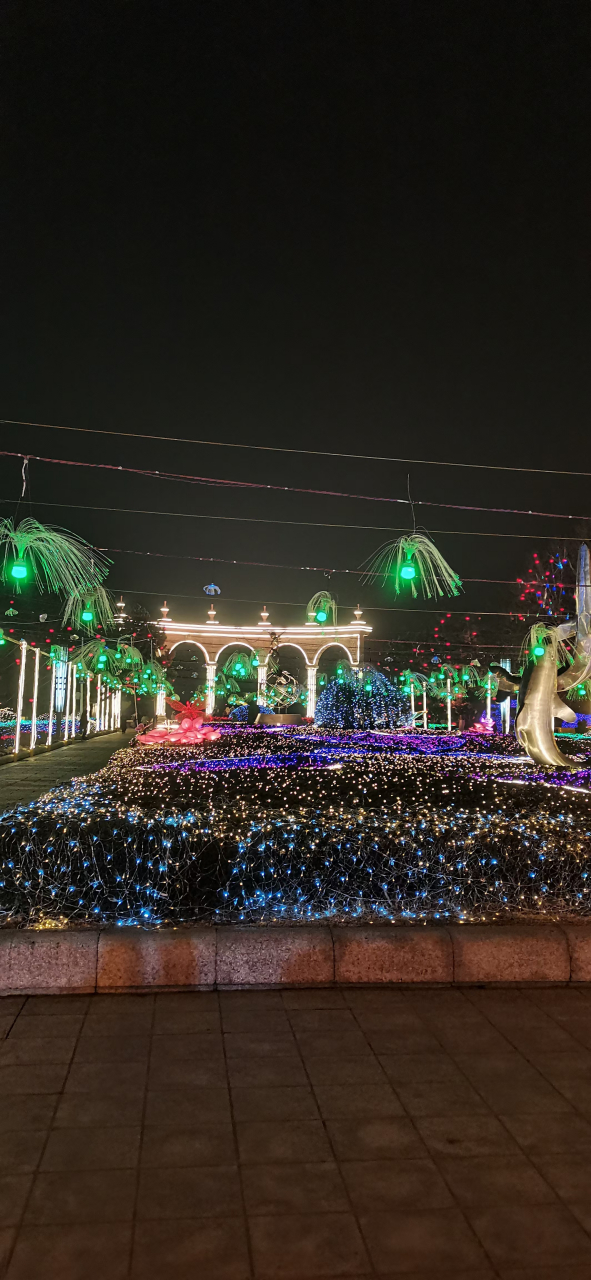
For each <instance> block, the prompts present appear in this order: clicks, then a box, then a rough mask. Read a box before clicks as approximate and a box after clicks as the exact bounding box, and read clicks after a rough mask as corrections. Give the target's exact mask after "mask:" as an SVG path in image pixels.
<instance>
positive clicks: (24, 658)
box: [14, 640, 27, 756]
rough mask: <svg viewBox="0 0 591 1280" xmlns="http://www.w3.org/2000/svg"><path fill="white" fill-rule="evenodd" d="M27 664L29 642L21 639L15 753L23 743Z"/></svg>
mask: <svg viewBox="0 0 591 1280" xmlns="http://www.w3.org/2000/svg"><path fill="white" fill-rule="evenodd" d="M26 665H27V642H26V640H21V669H20V671H19V674H18V699H17V704H16V732H15V735H14V754H15V756H16V755H17V754H18V752H19V749H20V745H21V720H22V718H23V697H24V693H25V667H26Z"/></svg>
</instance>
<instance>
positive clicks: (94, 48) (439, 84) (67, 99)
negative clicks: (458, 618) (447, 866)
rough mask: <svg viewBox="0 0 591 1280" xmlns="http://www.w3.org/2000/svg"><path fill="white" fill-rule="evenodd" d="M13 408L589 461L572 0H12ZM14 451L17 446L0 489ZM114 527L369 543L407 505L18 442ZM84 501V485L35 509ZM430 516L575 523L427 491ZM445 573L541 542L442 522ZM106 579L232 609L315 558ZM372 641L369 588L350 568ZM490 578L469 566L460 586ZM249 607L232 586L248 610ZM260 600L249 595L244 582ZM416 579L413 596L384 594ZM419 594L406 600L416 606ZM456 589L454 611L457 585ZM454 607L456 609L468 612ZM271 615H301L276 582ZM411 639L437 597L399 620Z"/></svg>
mask: <svg viewBox="0 0 591 1280" xmlns="http://www.w3.org/2000/svg"><path fill="white" fill-rule="evenodd" d="M1 26H2V35H1V43H2V46H3V51H2V66H1V89H0V93H1V97H2V117H3V119H2V130H1V131H2V143H1V148H2V151H1V157H2V158H1V171H2V179H1V186H2V190H3V197H2V200H3V210H2V236H1V255H2V274H1V279H2V285H1V293H0V298H1V307H0V310H1V313H2V334H1V335H0V336H1V351H2V357H1V360H2V377H1V380H0V417H2V418H15V419H27V420H32V421H40V422H48V423H61V424H65V425H68V426H77V427H86V428H100V429H102V430H108V431H121V432H145V433H149V434H154V435H159V436H164V437H170V436H182V437H189V438H192V439H206V440H221V441H231V442H242V443H250V444H265V445H275V446H281V447H284V448H285V447H292V448H302V449H306V448H308V449H325V450H336V451H343V452H352V453H362V454H372V455H375V454H386V455H389V456H391V455H395V456H402V457H411V458H435V459H442V460H445V459H447V460H450V459H451V460H455V461H464V462H466V461H468V462H479V463H491V462H493V463H497V464H499V463H500V464H503V463H513V464H514V465H516V466H522V467H536V466H537V467H548V468H564V469H570V470H577V469H581V470H583V471H588V472H591V450H590V448H589V411H590V408H591V404H590V400H591V382H590V376H589V340H590V336H591V335H590V325H589V212H590V199H589V196H590V183H589V154H590V142H591V138H590V129H589V120H590V101H589V72H588V67H589V26H590V23H589V7H588V5H586V4H582V3H581V4H579V3H570V2H569V0H551V2H547V0H532V2H531V3H527V2H525V0H510V3H503V0H431V2H429V3H423V2H422V0H388V2H387V3H383V2H382V0H370V3H368V2H367V0H356V2H355V3H351V2H350V0H331V2H330V3H325V2H323V0H315V2H314V3H306V0H280V2H279V3H277V0H269V2H268V3H259V2H257V0H248V2H247V3H245V2H244V0H241V2H240V3H230V2H227V0H190V3H185V2H184V0H173V2H171V0H162V2H161V3H158V2H156V0H118V3H110V2H109V0H85V2H84V4H80V3H79V0H72V2H71V3H66V2H64V0H52V3H51V4H49V5H48V4H47V3H46V0H37V2H35V3H34V2H32V0H23V2H22V3H19V2H18V0H8V2H7V0H5V2H4V5H3V10H2V18H1ZM0 431H1V433H2V435H1V438H2V441H3V444H2V447H3V448H7V449H18V450H23V451H28V452H31V453H40V454H44V455H47V456H51V457H57V458H69V459H84V460H93V461H99V460H102V461H108V462H112V463H115V464H122V465H127V466H146V467H151V468H157V469H160V470H174V471H181V472H188V473H191V474H199V475H210V476H219V477H227V478H235V479H248V480H263V481H265V482H267V483H274V484H277V483H279V484H280V483H285V484H292V485H303V486H309V487H313V488H318V489H339V490H346V491H348V492H353V493H365V494H373V495H378V496H400V497H404V496H405V494H406V483H407V480H406V477H407V473H408V472H409V471H410V477H411V486H412V492H413V495H414V496H415V497H417V498H420V497H422V498H424V499H427V498H428V499H430V500H435V501H437V500H439V501H442V502H459V503H473V504H477V505H483V506H495V507H512V506H514V507H523V508H526V509H528V510H529V509H530V508H532V509H539V510H547V511H558V512H566V513H577V514H579V513H583V514H585V513H587V512H591V496H590V495H589V481H588V479H582V478H580V479H579V478H574V479H572V478H570V479H569V478H567V477H551V476H545V477H544V476H535V475H527V474H526V475H518V474H515V473H511V472H506V473H503V472H494V471H477V470H466V469H463V470H462V469H458V470H455V469H449V468H437V467H423V466H416V465H415V466H412V467H410V468H409V467H408V466H405V465H398V464H386V463H376V462H369V461H366V462H363V461H350V460H349V461H347V460H344V459H341V460H338V459H333V460H331V459H329V458H322V457H310V456H306V455H302V456H298V455H289V454H283V455H282V454H281V453H260V452H259V453H257V452H250V451H247V450H244V451H243V450H236V449H223V448H213V447H204V446H201V445H193V444H174V443H167V442H166V441H149V440H143V441H142V440H136V441H133V440H130V439H125V438H119V437H117V436H110V437H109V436H106V437H104V436H103V437H101V436H99V435H83V434H76V433H68V432H61V431H49V430H38V429H34V428H28V427H21V428H19V427H14V428H12V427H2V428H0ZM19 475H20V464H17V463H16V462H10V463H6V464H3V468H2V484H1V485H0V497H2V498H4V499H9V500H10V502H8V503H6V502H3V503H2V504H1V507H0V511H1V513H2V514H6V515H7V514H11V513H12V506H11V503H13V502H14V501H16V498H17V496H18V494H19V492H20V481H19ZM31 485H32V498H33V504H34V505H33V512H34V514H35V515H37V517H38V518H40V519H45V520H51V519H52V520H55V521H58V522H60V523H63V524H65V525H66V526H68V527H70V528H72V529H74V530H76V531H77V532H79V533H81V534H84V535H85V536H86V537H88V538H89V539H90V540H91V541H94V542H95V543H97V544H99V545H103V546H109V547H118V548H123V549H127V550H135V551H160V552H166V553H168V554H170V555H172V556H175V555H219V556H223V557H235V558H237V559H244V560H266V561H272V562H279V563H286V564H289V565H300V564H322V565H328V566H335V567H343V568H355V567H357V566H358V565H359V563H360V562H361V561H362V560H363V559H364V558H365V557H366V556H367V555H368V554H369V553H370V552H371V551H372V550H373V549H374V548H375V547H376V546H377V545H379V543H380V542H381V541H382V540H383V538H384V537H386V535H385V534H381V533H379V532H372V531H368V530H365V531H363V530H353V529H338V528H321V527H303V528H300V527H298V525H297V524H294V525H287V524H285V525H282V524H273V523H270V524H267V525H264V524H257V523H254V522H253V523H246V522H245V523H242V522H239V521H234V522H231V521H222V520H206V519H188V518H187V519H178V518H173V517H162V516H156V515H154V516H138V515H124V514H107V513H104V512H93V511H92V510H88V509H85V508H86V507H87V506H91V505H95V506H111V507H133V508H144V509H150V510H155V511H163V512H173V511H179V512H188V513H194V514H196V515H197V514H199V513H201V514H204V515H224V516H249V517H251V518H253V517H257V518H259V519H260V518H265V519H268V520H272V519H273V518H277V519H280V520H293V521H312V522H314V521H324V522H329V523H333V524H334V523H336V524H339V523H341V524H351V525H353V524H357V525H395V526H399V525H404V524H406V523H408V519H409V517H408V510H407V509H405V508H404V507H388V506H386V505H385V504H377V503H371V502H361V501H353V500H351V501H349V500H343V499H338V498H330V497H324V498H319V497H311V496H306V495H297V494H286V495H280V494H276V495H273V494H262V495H261V494H260V493H259V494H257V493H253V492H250V493H249V492H248V491H241V490H235V491H232V492H229V493H228V492H226V493H220V492H219V490H215V489H211V488H203V487H194V486H190V485H185V484H173V483H171V482H164V481H158V480H155V479H146V478H144V479H142V478H140V477H132V476H117V475H115V476H113V475H112V473H102V474H101V473H100V472H93V471H90V470H88V471H72V470H69V469H66V468H57V467H52V466H49V465H45V464H43V465H42V464H40V463H33V464H31ZM41 500H44V501H45V502H48V503H49V502H53V503H78V504H81V506H82V509H73V510H69V509H67V507H61V506H59V507H55V508H53V507H49V506H41V505H35V503H37V504H39V503H40V502H41ZM418 515H419V519H420V520H421V521H422V522H424V523H425V524H426V525H427V526H428V527H429V528H431V529H433V530H445V529H448V530H462V531H464V534H466V535H470V534H472V533H474V532H475V531H481V532H495V533H509V534H517V533H520V534H527V533H533V534H542V533H546V534H547V533H553V532H554V531H556V532H559V531H564V532H570V530H569V529H568V522H567V521H564V522H559V521H551V520H548V519H534V518H528V517H519V516H511V515H507V516H502V515H496V514H484V513H483V514H478V513H470V512H461V511H453V510H451V511H445V510H439V509H437V508H430V509H424V510H421V509H420V508H419V512H418ZM436 540H437V542H438V544H439V546H440V547H441V550H442V551H443V552H444V554H445V555H446V556H447V557H448V559H449V560H450V562H451V564H452V565H453V567H454V568H455V569H456V570H457V571H458V572H459V573H460V574H461V575H463V576H466V577H475V576H480V577H483V578H486V577H490V578H504V577H515V575H516V574H519V573H521V572H523V570H524V569H525V567H526V566H527V563H528V559H529V556H530V553H531V551H532V550H533V549H538V550H540V549H541V547H542V546H544V545H546V544H545V543H544V542H543V541H541V540H539V541H536V540H535V539H533V540H527V539H521V540H519V539H517V538H515V539H513V538H488V537H472V536H445V534H444V535H439V534H437V535H436ZM113 559H114V562H115V563H114V567H113V571H112V575H111V582H112V585H113V587H114V588H115V589H116V590H119V589H120V588H122V589H123V590H124V592H126V593H127V592H131V591H132V590H134V589H135V590H137V591H142V592H153V593H154V595H153V597H150V596H148V595H145V596H143V597H142V598H143V599H144V600H145V601H146V602H148V601H150V604H151V607H152V606H154V607H155V606H156V605H159V604H160V602H161V599H162V598H163V597H164V596H166V597H167V598H168V601H169V604H172V609H173V614H174V616H175V617H177V618H181V617H185V618H187V619H189V618H192V619H197V618H200V617H202V616H203V617H204V616H205V611H206V608H207V604H208V602H207V599H206V597H205V596H204V595H203V593H202V587H203V585H204V584H206V583H208V582H211V581H214V582H216V583H218V584H219V586H220V587H221V588H222V593H223V594H222V600H221V603H220V605H219V616H220V617H221V618H222V620H226V621H244V622H246V621H248V620H250V619H253V620H254V618H255V617H257V616H258V610H259V609H260V607H261V605H262V603H264V602H265V601H267V602H269V601H276V602H295V603H296V604H297V603H305V602H306V601H307V600H308V599H309V597H310V596H311V595H312V594H313V592H314V591H316V590H318V589H320V588H321V587H324V586H326V585H327V583H328V580H327V579H325V578H324V577H323V576H322V575H321V574H320V575H319V574H312V573H304V572H296V571H279V570H270V569H269V570H265V569H254V568H253V569H249V568H243V567H242V568H238V567H232V566H229V565H218V566H215V567H211V566H208V565H198V564H196V565H193V564H191V563H190V562H186V561H185V562H183V561H182V560H176V559H174V558H172V559H170V560H158V559H154V560H151V559H148V558H143V557H141V556H131V555H122V554H117V555H114V556H113ZM332 586H333V588H334V589H335V590H336V592H337V593H338V597H339V601H340V603H341V604H342V605H343V606H349V605H351V606H353V605H355V604H356V603H357V599H358V597H360V598H361V600H362V602H363V603H364V605H365V607H366V609H367V610H368V617H369V619H370V620H371V621H372V623H373V624H374V626H375V628H376V634H379V635H383V636H395V635H396V634H397V631H398V629H399V627H400V625H401V621H400V619H397V617H396V614H395V613H391V612H390V613H388V612H381V613H380V612H378V611H377V610H376V611H375V612H372V610H371V605H372V604H373V605H378V604H379V605H381V606H389V607H391V606H393V605H394V603H395V601H394V600H393V599H392V598H391V596H390V594H389V593H388V591H386V592H384V591H382V590H380V589H379V588H377V587H373V588H372V587H365V588H363V587H361V588H360V587H358V586H357V585H356V582H355V580H354V579H347V577H345V576H340V575H339V576H336V577H335V578H334V579H332ZM504 590H505V589H504V588H503V587H499V586H487V585H484V584H483V585H481V586H467V587H466V596H465V604H466V607H468V608H471V609H478V608H480V609H485V608H490V609H503V608H505V607H507V597H506V595H505V594H504ZM239 601H244V602H245V603H238V602H239ZM248 602H251V603H248ZM403 603H405V604H406V602H403ZM417 604H418V605H419V606H420V605H421V604H422V602H421V601H418V602H417ZM450 607H451V606H450ZM460 607H462V608H463V607H464V604H462V605H461V606H460ZM271 617H272V620H273V621H276V622H278V623H280V622H294V621H298V620H300V618H301V617H302V610H301V608H300V609H288V608H283V609H282V608H280V606H279V604H277V605H274V606H272V607H271ZM415 626H416V632H417V638H420V637H422V636H425V637H427V636H428V635H430V634H431V628H432V616H431V615H429V614H426V613H418V614H417V618H416V623H415Z"/></svg>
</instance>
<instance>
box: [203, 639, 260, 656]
mask: <svg viewBox="0 0 591 1280" xmlns="http://www.w3.org/2000/svg"><path fill="white" fill-rule="evenodd" d="M224 649H237V650H238V651H240V650H241V649H250V650H251V653H256V650H255V647H254V645H252V644H249V643H248V640H243V639H242V637H241V636H239V637H238V638H237V639H236V640H228V643H227V644H223V645H222V647H221V649H218V651H217V653H216V655H215V658H214V659H213V661H214V662H217V660H218V658H219V656H220V653H223V652H224Z"/></svg>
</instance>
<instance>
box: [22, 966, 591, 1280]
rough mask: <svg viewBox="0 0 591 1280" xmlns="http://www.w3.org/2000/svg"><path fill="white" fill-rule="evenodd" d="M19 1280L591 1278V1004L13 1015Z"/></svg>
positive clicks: (360, 996) (327, 1000) (568, 997)
mask: <svg viewBox="0 0 591 1280" xmlns="http://www.w3.org/2000/svg"><path fill="white" fill-rule="evenodd" d="M0 1030H1V1031H2V1032H3V1035H4V1036H5V1039H4V1043H3V1046H2V1048H1V1050H0V1175H1V1176H0V1228H1V1229H0V1254H1V1257H2V1260H3V1261H2V1264H1V1266H0V1272H1V1274H2V1275H3V1276H7V1277H8V1280H40V1278H41V1277H43V1280H99V1278H100V1280H123V1278H124V1277H133V1278H134V1280H189V1278H190V1280H248V1278H249V1277H251V1278H252V1277H256V1280H271V1278H273V1277H276V1278H277V1277H283V1278H284V1280H285V1278H291V1280H319V1278H320V1277H327V1276H332V1277H341V1278H344V1277H348V1278H349V1280H354V1278H357V1280H358V1278H360V1277H369V1276H373V1277H375V1276H381V1277H382V1280H386V1278H389V1280H394V1278H395V1277H400V1276H401V1275H402V1276H409V1277H412V1278H413V1280H486V1278H490V1277H493V1276H496V1277H501V1278H502V1280H567V1278H568V1280H589V1277H590V1276H591V1122H590V1121H591V993H589V994H587V993H585V992H581V991H579V990H574V989H571V990H566V989H563V988H561V989H544V990H521V991H508V990H476V989H471V990H464V991H461V992H460V991H450V990H443V991H434V990H430V991H427V990H425V991H419V992H414V991H413V992H402V991H397V992H393V991H384V990H380V991H376V990H373V989H369V990H359V989H350V990H346V991H343V992H340V991H338V990H330V991H322V990H320V991H285V992H281V993H279V992H272V991H271V992H242V991H239V992H228V993H224V992H222V993H220V994H219V995H217V994H180V995H158V996H156V997H153V996H131V997H130V996H91V997H67V996H64V997H33V998H30V999H29V1000H27V1001H26V1002H25V1001H23V1000H21V999H15V998H6V999H4V1000H3V1001H2V1002H0Z"/></svg>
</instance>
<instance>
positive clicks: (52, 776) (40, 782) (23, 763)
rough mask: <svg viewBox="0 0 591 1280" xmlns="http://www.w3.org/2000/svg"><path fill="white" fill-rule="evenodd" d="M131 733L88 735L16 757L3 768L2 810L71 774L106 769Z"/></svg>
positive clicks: (0, 770) (66, 779)
mask: <svg viewBox="0 0 591 1280" xmlns="http://www.w3.org/2000/svg"><path fill="white" fill-rule="evenodd" d="M131 736H132V735H131V734H130V733H128V734H127V735H125V734H123V733H113V734H111V733H108V734H105V736H104V737H102V736H101V737H99V738H88V739H87V740H86V741H84V742H83V741H82V740H80V741H78V742H75V743H72V744H71V745H69V746H65V747H60V749H59V751H48V752H47V755H38V756H31V758H30V759H29V760H26V759H25V760H14V761H12V760H11V762H10V764H4V765H2V767H1V768H0V813H1V812H2V811H3V810H4V809H10V808H12V806H13V805H17V804H29V803H30V801H31V800H36V799H37V797H38V796H42V795H43V794H44V793H45V792H46V791H49V790H50V789H51V787H61V786H63V784H64V783H66V782H69V781H70V779H71V778H78V777H80V775H81V774H86V773H94V772H95V770H96V769H103V768H104V766H105V765H106V763H107V761H108V760H109V759H110V757H111V756H112V754H113V752H114V751H120V750H121V748H122V747H125V746H127V743H128V742H129V741H130V738H131Z"/></svg>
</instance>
